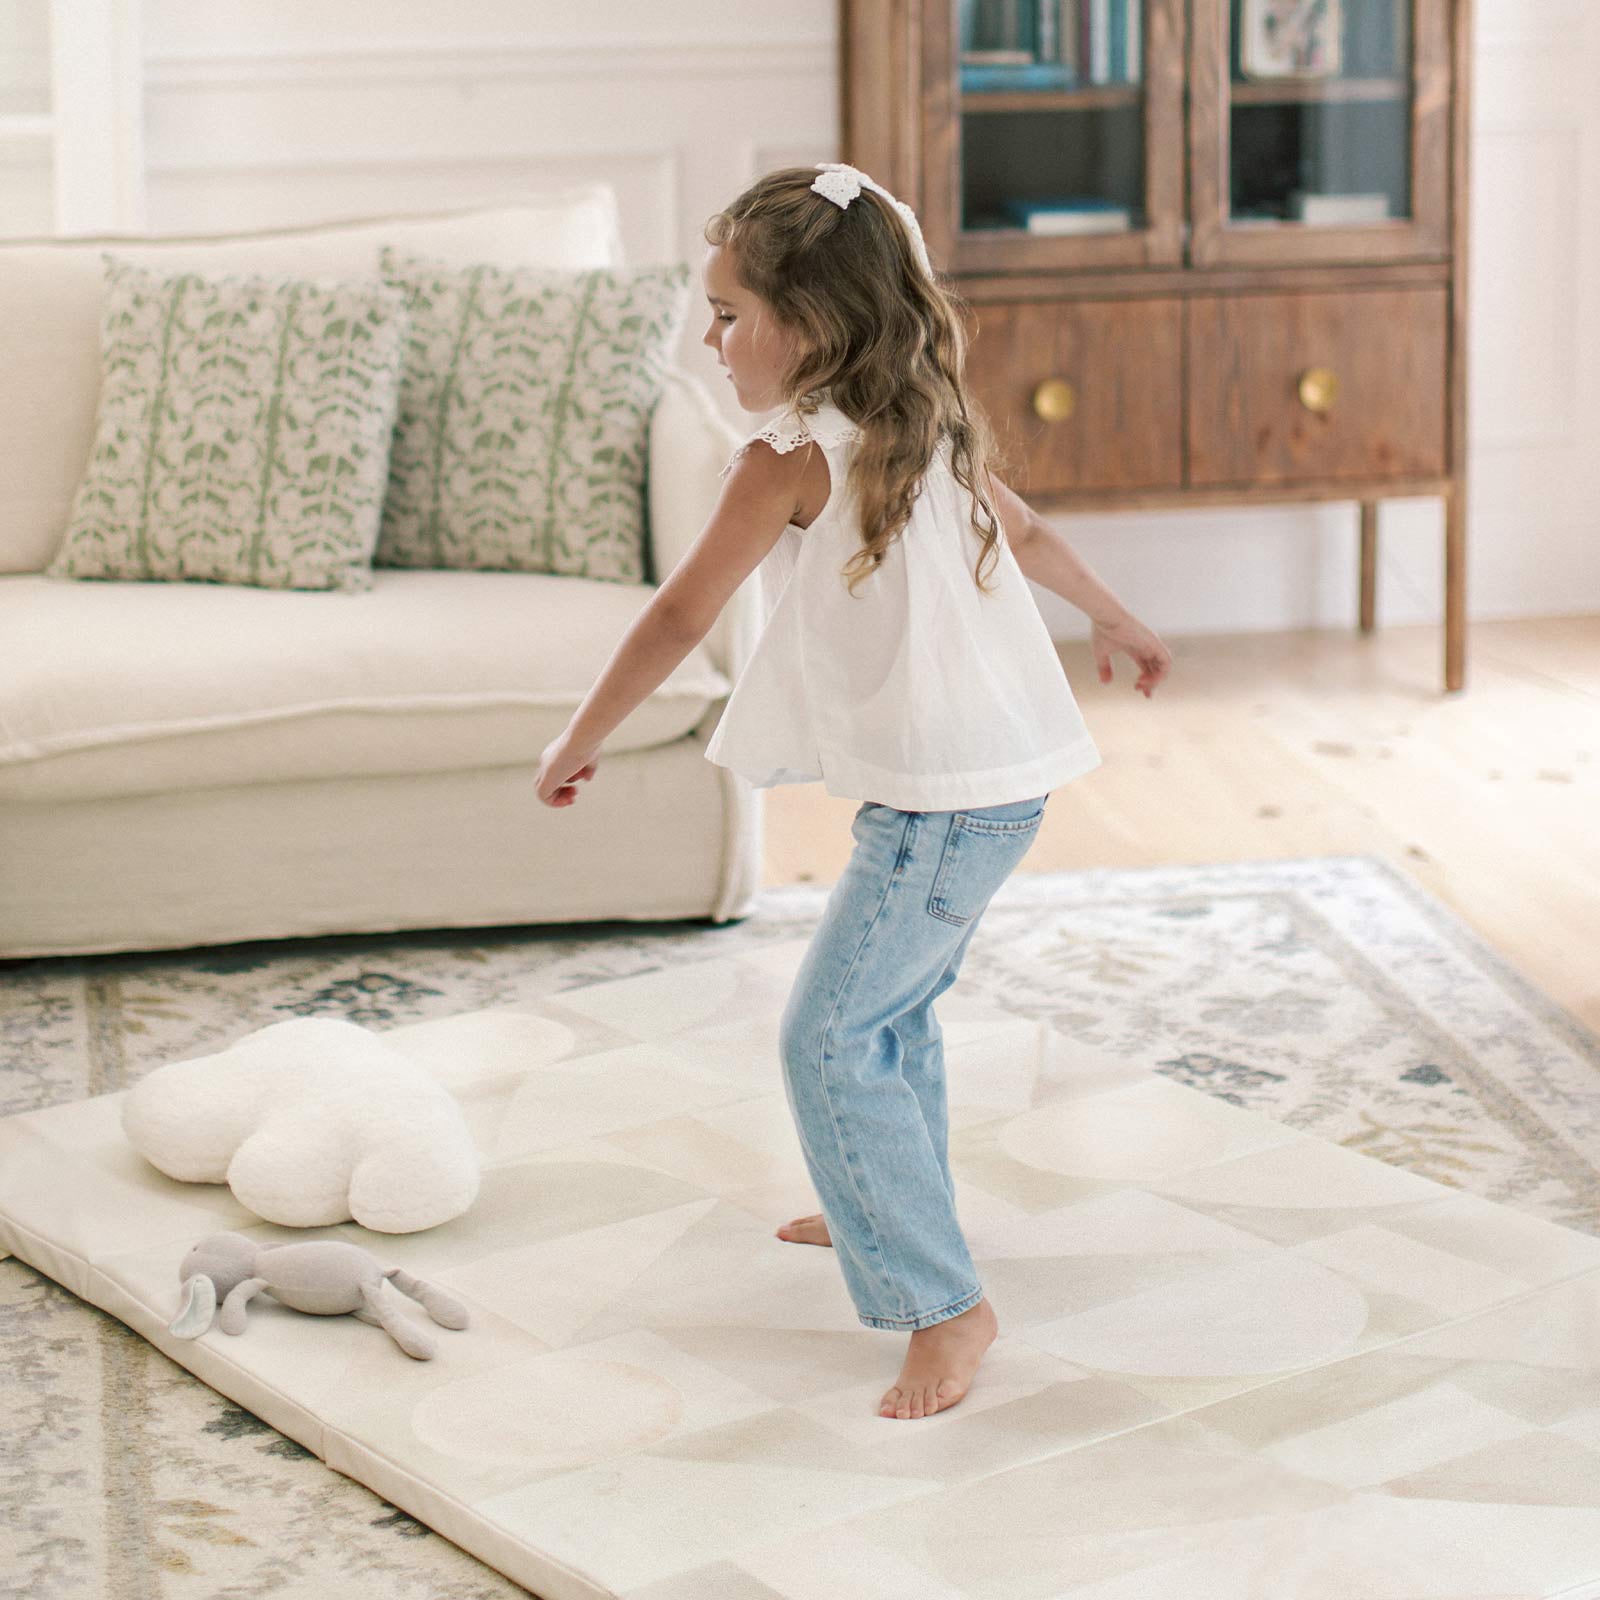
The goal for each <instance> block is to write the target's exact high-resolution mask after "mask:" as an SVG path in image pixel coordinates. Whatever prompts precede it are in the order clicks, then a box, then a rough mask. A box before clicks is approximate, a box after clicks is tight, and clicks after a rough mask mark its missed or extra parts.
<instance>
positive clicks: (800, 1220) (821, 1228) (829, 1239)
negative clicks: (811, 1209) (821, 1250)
mask: <svg viewBox="0 0 1600 1600" xmlns="http://www.w3.org/2000/svg"><path fill="white" fill-rule="evenodd" d="M778 1237H779V1238H780V1239H787V1240H788V1241H789V1243H790V1244H826V1245H831V1244H832V1243H833V1235H832V1234H831V1233H829V1232H828V1224H827V1221H826V1220H825V1219H824V1217H823V1215H822V1213H821V1212H820V1211H819V1212H817V1213H816V1214H815V1215H814V1216H810V1217H796V1218H795V1219H794V1221H793V1222H786V1223H784V1225H783V1226H782V1227H781V1228H779V1229H778Z"/></svg>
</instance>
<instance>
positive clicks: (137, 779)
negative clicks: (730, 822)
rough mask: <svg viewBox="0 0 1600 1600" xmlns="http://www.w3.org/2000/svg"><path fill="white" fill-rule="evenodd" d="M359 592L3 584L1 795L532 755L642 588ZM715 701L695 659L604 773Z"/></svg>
mask: <svg viewBox="0 0 1600 1600" xmlns="http://www.w3.org/2000/svg"><path fill="white" fill-rule="evenodd" d="M373 577H374V580H375V582H374V587H373V588H372V589H371V590H370V591H369V592H367V593H365V594H342V593H339V592H337V591H333V590H324V591H320V592H319V591H315V590H295V589H283V590H280V589H257V588H249V587H244V586H232V585H209V584H190V583H81V584H76V583H59V582H55V581H53V580H51V579H49V578H46V577H43V576H41V575H38V574H22V575H11V576H5V577H0V799H9V800H21V801H41V802H54V801H58V800H75V799H87V798H92V797H101V796H109V795H123V794H152V793H160V792H163V791H172V790H189V789H200V788H208V787H231V786H235V785H242V784H252V783H271V782H280V781H285V780H292V779H303V778H322V777H329V778H332V777H346V776H352V775H376V774H403V773H417V772H445V771H451V770H458V769H463V768H472V767H492V766H507V765H513V764H521V763H528V762H536V761H537V760H538V758H539V754H540V752H541V751H542V750H543V748H544V747H545V745H547V744H548V743H549V742H550V741H551V740H552V739H554V738H555V737H556V736H557V735H558V734H559V733H560V732H561V731H562V729H563V728H564V727H565V726H566V724H567V720H568V718H569V717H570V715H571V714H572V712H573V710H575V709H576V707H577V706H578V705H579V704H580V703H581V702H582V701H583V699H584V697H585V696H586V695H587V694H588V692H589V689H590V687H591V686H592V684H593V683H594V680H595V678H596V677H597V676H598V674H599V672H600V670H601V669H602V668H603V667H604V665H605V663H606V661H607V659H608V658H609V656H610V654H611V652H612V650H613V649H614V648H615V646H616V644H617V642H618V641H619V640H620V639H621V637H622V635H623V634H624V633H625V632H626V631H627V629H628V626H629V625H630V624H631V623H632V621H633V619H634V618H635V617H636V616H637V615H638V614H639V612H640V611H641V610H642V609H643V608H644V606H645V605H646V603H647V602H648V601H649V599H650V596H651V595H652V594H653V593H654V592H655V591H654V589H652V588H651V587H650V586H648V585H643V584H640V585H624V584H617V583H602V582H597V581H594V580H591V579H587V578H565V577H556V576H552V575H549V574H545V573H515V572H429V571H416V572H405V571H394V570H381V571H377V572H375V573H374V574H373ZM730 688H731V685H730V683H729V681H728V679H727V678H725V677H724V676H723V675H722V674H721V673H720V672H718V671H717V670H716V668H715V667H714V666H713V665H712V664H711V660H710V658H709V656H708V654H707V653H706V650H705V646H704V644H703V643H702V644H700V645H697V646H696V647H695V648H694V649H693V650H692V651H690V653H689V654H688V655H687V656H686V657H685V658H684V660H683V661H682V662H681V663H680V664H679V666H678V667H677V669H676V670H675V671H674V672H673V673H672V675H671V676H670V677H669V678H668V679H667V680H666V682H665V683H663V684H662V685H661V686H660V687H659V688H658V689H657V690H656V692H655V693H654V694H653V695H651V696H650V697H649V698H648V699H647V700H645V701H644V702H643V704H641V705H640V706H638V707H636V708H635V710H634V711H633V712H632V713H631V714H630V715H629V716H628V717H627V718H625V719H624V720H623V722H622V723H621V724H620V725H619V726H618V727H617V728H616V729H615V730H614V731H613V732H612V734H611V736H610V737H609V738H608V739H607V741H606V745H605V750H604V751H603V752H602V754H601V760H602V761H603V760H604V759H605V756H606V754H608V753H616V752H620V751H624V750H633V749H644V748H648V747H651V746H654V745H658V744H664V743H667V742H668V741H671V740H674V739H678V738H680V737H682V736H683V735H684V734H686V733H688V732H689V731H690V730H691V729H692V728H694V727H695V725H696V724H697V723H698V722H699V721H700V720H701V718H702V717H704V715H705V714H706V712H707V711H708V710H709V709H710V708H711V707H712V705H713V704H714V703H715V702H716V701H717V700H719V699H721V698H722V697H723V696H725V695H726V694H727V693H728V692H729V690H730ZM459 822H460V819H454V820H452V819H443V825H448V826H456V825H458V824H459Z"/></svg>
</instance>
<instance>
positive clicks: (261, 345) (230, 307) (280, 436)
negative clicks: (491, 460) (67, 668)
mask: <svg viewBox="0 0 1600 1600" xmlns="http://www.w3.org/2000/svg"><path fill="white" fill-rule="evenodd" d="M101 260H102V262H103V264H104V268H105V277H106V294H105V302H104V308H103V311H102V314H101V323H100V355H101V391H100V409H99V413H98V416H97V419H96V423H95V441H94V448H93V450H92V451H91V453H90V457H89V465H88V469H87V471H86V473H85V475H84V479H83V481H82V483H80V484H79V486H78V492H77V495H76V498H75V499H74V501H73V507H72V515H71V517H70V519H69V521H68V525H67V533H66V537H65V539H64V541H63V543H62V546H61V549H60V551H59V552H58V553H57V555H56V557H55V560H54V561H53V562H52V563H51V564H50V566H49V567H48V568H47V569H46V571H47V574H48V575H49V576H50V577H52V578H120V579H131V580H135V581H147V580H151V579H183V580H190V581H203V582H210V583H239V584H248V585H251V586H254V587H256V588H262V589H345V590H352V591H356V590H365V589H370V588H371V587H372V581H373V580H372V572H371V562H372V551H373V546H374V545H375V543H376V542H377V537H378V526H379V518H380V516H381V513H382V509H383V493H384V487H385V485H386V484H387V482H388V476H389V448H390V443H391V440H392V438H393V428H394V418H395V411H396V408H397V406H398V404H399V393H400V364H401V357H402V346H403V343H404V335H405V326H406V310H405V296H404V295H403V294H402V293H401V292H400V291H399V290H397V289H395V288H392V287H390V286H389V285H387V284H384V283H379V282H376V281H372V282H359V281H350V282H345V281H341V280H338V279H333V278H318V279H301V278H291V277H247V276H227V277H215V278H210V277H202V276H201V275H200V274H198V273H194V272H176V273H161V272H152V271H148V270H146V269H145V268H143V267H139V266H135V265H134V264H132V263H131V262H128V261H124V260H121V259H119V258H118V257H116V256H113V255H111V254H109V253H106V252H102V254H101Z"/></svg>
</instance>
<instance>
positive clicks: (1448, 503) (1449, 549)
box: [1444, 478, 1467, 692]
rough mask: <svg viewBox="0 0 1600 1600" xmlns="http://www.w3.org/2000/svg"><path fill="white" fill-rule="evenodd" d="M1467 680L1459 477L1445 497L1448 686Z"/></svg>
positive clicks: (1464, 499)
mask: <svg viewBox="0 0 1600 1600" xmlns="http://www.w3.org/2000/svg"><path fill="white" fill-rule="evenodd" d="M1466 679H1467V495H1466V488H1465V486H1464V485H1463V484H1462V482H1461V480H1460V479H1459V478H1457V479H1456V481H1455V482H1454V483H1453V484H1451V486H1450V488H1449V490H1448V491H1447V492H1446V494H1445V497H1444V686H1445V689H1446V691H1447V692H1453V691H1455V690H1458V689H1460V688H1462V687H1463V685H1464V684H1465V683H1466Z"/></svg>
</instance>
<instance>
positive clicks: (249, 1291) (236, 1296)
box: [217, 1278, 267, 1333]
mask: <svg viewBox="0 0 1600 1600" xmlns="http://www.w3.org/2000/svg"><path fill="white" fill-rule="evenodd" d="M266 1286H267V1280H266V1279H265V1278H246V1279H245V1280H244V1282H243V1283H236V1284H235V1285H234V1286H233V1287H232V1288H231V1289H230V1290H229V1291H228V1298H227V1299H226V1300H224V1301H223V1302H222V1310H221V1311H220V1312H219V1313H218V1315H217V1324H218V1326H219V1327H221V1329H222V1331H223V1332H224V1333H243V1332H244V1308H245V1306H246V1305H247V1304H249V1302H250V1301H251V1300H252V1299H253V1298H254V1297H255V1296H256V1295H258V1294H260V1293H261V1291H262V1290H263V1289H265V1288H266Z"/></svg>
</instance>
